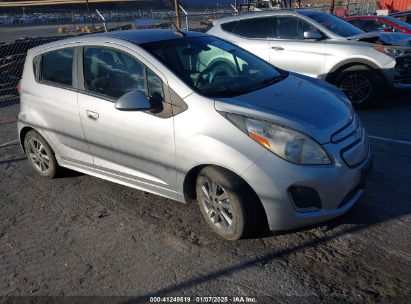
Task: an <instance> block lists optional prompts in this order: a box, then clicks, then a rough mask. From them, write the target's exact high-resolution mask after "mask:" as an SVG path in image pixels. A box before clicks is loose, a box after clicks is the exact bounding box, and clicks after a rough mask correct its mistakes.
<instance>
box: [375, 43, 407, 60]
mask: <svg viewBox="0 0 411 304" xmlns="http://www.w3.org/2000/svg"><path fill="white" fill-rule="evenodd" d="M373 49H374V50H377V51H379V52H381V53H384V54H385V55H388V56H390V57H392V58H396V57H398V56H401V55H403V54H404V53H405V51H406V49H405V48H400V47H392V46H391V47H390V46H381V45H378V46H373Z"/></svg>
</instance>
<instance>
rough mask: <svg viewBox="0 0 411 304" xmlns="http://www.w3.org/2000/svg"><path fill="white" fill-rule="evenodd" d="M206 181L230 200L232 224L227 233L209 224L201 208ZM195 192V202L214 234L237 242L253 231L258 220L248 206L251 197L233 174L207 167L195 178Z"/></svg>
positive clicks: (208, 219)
mask: <svg viewBox="0 0 411 304" xmlns="http://www.w3.org/2000/svg"><path fill="white" fill-rule="evenodd" d="M208 179H211V180H213V181H215V182H216V183H218V184H219V185H220V186H221V187H222V188H223V189H224V191H225V192H226V194H227V196H228V198H229V199H230V203H231V206H232V211H233V222H232V225H231V227H230V229H229V230H228V231H224V230H221V229H219V228H218V227H216V226H215V225H214V223H212V222H211V220H210V218H209V217H208V216H207V214H206V211H205V209H204V207H203V206H202V204H203V203H202V201H201V200H202V197H203V193H202V190H201V186H202V185H203V184H204V183H205V181H206V180H208ZM196 192H197V201H198V204H199V206H200V210H201V213H202V214H203V216H204V219H205V221H206V222H207V224H208V225H209V226H210V227H211V228H212V229H213V231H214V232H216V233H217V234H218V235H220V236H221V237H223V238H224V239H227V240H238V239H240V238H243V237H246V236H250V234H251V233H252V232H253V231H254V230H255V228H256V225H257V223H258V219H257V217H256V216H254V215H255V212H254V211H256V210H253V208H252V206H250V205H251V203H252V202H251V201H250V199H251V197H252V196H251V195H249V190H248V188H247V185H246V184H245V183H244V182H243V181H242V180H241V179H240V178H239V177H238V176H236V175H235V174H233V173H231V172H230V171H228V170H225V169H223V168H220V167H215V166H208V167H206V168H204V169H203V170H202V171H201V172H200V174H199V176H198V178H197V183H196ZM254 209H255V208H254Z"/></svg>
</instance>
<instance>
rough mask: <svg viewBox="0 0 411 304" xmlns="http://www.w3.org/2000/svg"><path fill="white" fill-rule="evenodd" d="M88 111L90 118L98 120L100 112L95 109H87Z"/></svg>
mask: <svg viewBox="0 0 411 304" xmlns="http://www.w3.org/2000/svg"><path fill="white" fill-rule="evenodd" d="M86 113H87V117H88V118H90V119H92V120H97V119H98V113H96V112H93V111H89V110H86Z"/></svg>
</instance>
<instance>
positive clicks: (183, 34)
mask: <svg viewBox="0 0 411 304" xmlns="http://www.w3.org/2000/svg"><path fill="white" fill-rule="evenodd" d="M166 14H167V16H168V18H169V19H170V21H171V23H172V24H173V25H174V27H175V28H176V31H177V32H178V33H179V34H181V35H182V36H183V37H186V36H187V35H186V33H184V32H183V31H181V30H180V29H179V28H178V27H177V25H176V24H175V23H174V20H173V18H171V16H170V14H169V13H168V12H167V11H166Z"/></svg>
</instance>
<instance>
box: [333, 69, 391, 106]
mask: <svg viewBox="0 0 411 304" xmlns="http://www.w3.org/2000/svg"><path fill="white" fill-rule="evenodd" d="M353 74H357V75H361V76H364V77H366V78H367V79H368V80H369V81H370V83H371V93H370V95H369V96H368V98H367V99H366V100H364V101H363V102H361V103H355V102H352V104H353V106H358V107H361V106H366V105H369V104H371V103H377V102H378V101H379V98H381V92H382V87H383V79H382V78H381V76H380V75H379V73H378V72H377V71H375V72H374V73H373V72H372V70H370V69H369V68H367V67H365V66H353V67H350V68H348V69H346V70H343V71H342V72H340V73H339V75H338V76H337V78H336V80H335V85H336V86H337V88H340V86H341V83H342V82H343V80H344V79H345V78H346V77H349V76H350V75H353Z"/></svg>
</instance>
